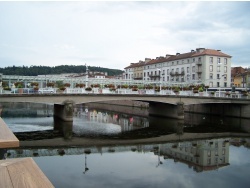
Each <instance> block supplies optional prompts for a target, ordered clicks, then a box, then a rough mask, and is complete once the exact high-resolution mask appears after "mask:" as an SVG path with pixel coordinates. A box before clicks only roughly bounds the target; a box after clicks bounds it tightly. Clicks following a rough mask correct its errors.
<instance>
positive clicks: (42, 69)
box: [0, 65, 123, 76]
mask: <svg viewBox="0 0 250 188" xmlns="http://www.w3.org/2000/svg"><path fill="white" fill-rule="evenodd" d="M88 69H89V71H96V72H107V73H108V76H115V75H120V74H122V72H123V71H122V70H119V69H108V68H103V67H91V66H88ZM85 72H86V66H84V65H78V66H74V65H60V66H55V67H49V66H30V67H27V66H22V67H16V66H12V67H5V68H0V73H2V74H4V75H20V76H37V75H45V74H46V75H49V74H63V73H85Z"/></svg>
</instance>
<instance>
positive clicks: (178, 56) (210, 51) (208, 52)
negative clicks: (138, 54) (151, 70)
mask: <svg viewBox="0 0 250 188" xmlns="http://www.w3.org/2000/svg"><path fill="white" fill-rule="evenodd" d="M204 55H210V56H220V57H228V58H231V57H232V56H230V55H228V54H225V53H222V52H221V51H220V50H213V49H205V48H198V49H196V50H192V51H191V52H188V53H183V54H180V53H178V54H176V55H170V57H158V58H156V59H152V60H151V61H149V62H147V63H145V62H144V61H143V64H140V62H139V63H133V64H131V65H130V66H128V67H125V68H124V69H128V68H133V67H138V66H143V65H151V64H156V63H162V62H169V61H175V60H179V59H186V58H192V57H198V56H204Z"/></svg>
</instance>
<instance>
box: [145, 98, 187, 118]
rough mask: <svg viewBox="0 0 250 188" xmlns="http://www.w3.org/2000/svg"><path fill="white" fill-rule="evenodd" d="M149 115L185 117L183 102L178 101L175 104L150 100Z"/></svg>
mask: <svg viewBox="0 0 250 188" xmlns="http://www.w3.org/2000/svg"><path fill="white" fill-rule="evenodd" d="M149 115H155V116H163V117H170V118H175V119H184V108H183V103H177V104H176V105H173V104H167V103H159V102H150V103H149Z"/></svg>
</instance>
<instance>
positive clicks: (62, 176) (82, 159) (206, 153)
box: [1, 103, 250, 188]
mask: <svg viewBox="0 0 250 188" xmlns="http://www.w3.org/2000/svg"><path fill="white" fill-rule="evenodd" d="M1 105H2V107H3V111H2V118H3V120H4V121H5V122H6V124H7V125H8V126H9V127H10V129H11V130H12V131H13V132H14V133H15V134H18V133H20V134H22V133H23V132H30V134H32V133H33V132H34V131H40V132H43V131H45V130H47V131H53V130H54V120H53V106H50V105H45V104H41V105H38V104H27V103H26V104H19V103H18V104H17V103H8V104H7V103H4V104H1ZM105 105H106V104H105ZM122 108H123V107H119V110H117V111H110V110H107V108H106V109H105V108H104V109H101V108H100V107H97V106H91V105H90V104H89V105H79V106H77V107H76V108H75V115H74V123H73V124H72V126H70V127H71V129H69V130H67V131H66V133H65V132H63V133H64V137H66V138H65V139H67V140H71V139H75V138H89V139H93V140H95V139H103V141H104V142H105V139H114V140H116V139H124V140H126V139H127V140H131V139H139V138H143V139H145V138H154V137H160V136H168V135H169V136H170V135H173V134H174V135H179V136H180V137H181V136H182V135H183V134H184V133H199V134H203V133H214V134H215V135H216V134H217V133H224V132H225V133H226V132H232V133H236V134H237V133H239V135H240V134H242V135H244V134H245V133H246V134H247V133H249V125H250V123H249V119H238V118H237V119H236V118H229V117H219V116H208V115H205V114H185V119H184V120H181V121H180V120H174V119H169V118H161V117H151V116H148V114H147V111H146V110H145V109H140V110H139V111H140V112H138V113H137V114H135V109H133V108H130V110H129V109H128V107H124V108H126V109H124V111H126V113H122V112H121V111H123V109H122ZM137 110H138V109H137ZM65 135H66V136H65ZM33 139H34V140H36V138H33ZM31 142H32V141H31ZM249 145H250V139H249V137H245V136H244V137H242V136H237V137H235V136H234V137H231V136H226V137H218V136H216V137H214V138H204V139H191V140H190V139H189V140H181V141H178V140H177V141H174V142H161V143H154V142H152V143H146V144H131V143H130V144H122V145H119V144H113V145H107V146H105V145H102V146H95V145H93V146H88V147H81V146H73V145H72V146H67V147H57V146H53V147H37V148H36V147H32V148H29V147H23V148H22V147H21V148H18V149H8V150H7V151H6V153H5V157H6V158H20V157H33V159H34V160H35V162H36V163H37V164H38V166H39V167H40V168H41V169H42V171H43V172H44V173H45V175H46V176H47V177H48V178H49V180H50V181H51V182H52V184H53V185H54V186H55V187H60V188H61V187H62V188H64V187H65V188H67V187H126V188H127V187H243V188H244V187H249V184H250V180H249V172H250V158H249V156H250V150H249Z"/></svg>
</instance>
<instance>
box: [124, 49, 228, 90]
mask: <svg viewBox="0 0 250 188" xmlns="http://www.w3.org/2000/svg"><path fill="white" fill-rule="evenodd" d="M136 66H140V67H141V66H142V63H141V62H140V63H134V64H131V65H130V66H128V67H126V68H125V74H126V75H127V77H125V79H134V78H133V76H132V75H134V73H135V67H136ZM142 79H143V80H145V81H149V80H151V81H159V83H161V84H162V85H168V84H198V83H200V84H201V83H203V84H205V85H208V86H210V87H230V86H231V56H230V55H227V54H225V53H223V52H221V51H220V50H213V49H205V48H197V49H196V50H191V51H190V52H187V53H183V54H180V53H176V55H168V54H167V55H166V56H164V57H163V56H161V57H157V58H156V59H152V60H150V61H147V62H146V61H144V63H143V78H142Z"/></svg>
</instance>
